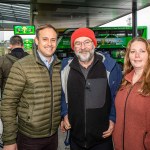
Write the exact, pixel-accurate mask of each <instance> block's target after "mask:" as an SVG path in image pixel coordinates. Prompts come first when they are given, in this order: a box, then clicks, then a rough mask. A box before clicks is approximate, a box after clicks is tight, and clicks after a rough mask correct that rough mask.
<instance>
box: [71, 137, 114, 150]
mask: <svg viewBox="0 0 150 150" xmlns="http://www.w3.org/2000/svg"><path fill="white" fill-rule="evenodd" d="M70 150H113V143H112V140H111V139H109V140H108V141H105V142H104V143H101V144H98V145H95V146H93V147H91V148H84V147H80V146H79V145H77V144H76V143H75V142H73V141H71V144H70Z"/></svg>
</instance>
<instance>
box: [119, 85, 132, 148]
mask: <svg viewBox="0 0 150 150" xmlns="http://www.w3.org/2000/svg"><path fill="white" fill-rule="evenodd" d="M133 86H134V85H133ZM133 86H131V88H130V90H129V92H128V95H127V97H126V100H125V107H124V126H123V139H122V142H123V150H124V139H125V138H124V136H125V124H126V123H125V122H126V106H127V101H128V97H129V95H130V93H131V91H132V89H133Z"/></svg>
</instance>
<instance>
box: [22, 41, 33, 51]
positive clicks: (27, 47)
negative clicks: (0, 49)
mask: <svg viewBox="0 0 150 150" xmlns="http://www.w3.org/2000/svg"><path fill="white" fill-rule="evenodd" d="M33 43H34V40H33V39H30V38H28V39H23V45H24V49H25V50H26V51H32V48H33Z"/></svg>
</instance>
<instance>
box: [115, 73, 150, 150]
mask: <svg viewBox="0 0 150 150" xmlns="http://www.w3.org/2000/svg"><path fill="white" fill-rule="evenodd" d="M133 72H134V71H132V72H130V73H129V74H128V75H127V76H126V77H125V79H126V80H127V81H128V82H129V83H131V80H132V77H133ZM140 84H141V82H140V81H139V82H137V83H135V84H134V85H133V86H132V85H131V84H130V85H129V86H128V87H124V88H121V89H120V90H119V91H118V93H117V96H116V100H115V106H116V124H115V130H114V132H113V139H114V146H115V150H150V96H143V95H141V94H139V93H138V89H139V87H140ZM123 147H124V148H123Z"/></svg>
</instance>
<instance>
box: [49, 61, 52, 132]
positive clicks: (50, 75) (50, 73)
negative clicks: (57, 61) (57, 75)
mask: <svg viewBox="0 0 150 150" xmlns="http://www.w3.org/2000/svg"><path fill="white" fill-rule="evenodd" d="M51 65H52V64H51ZM51 71H52V68H51V67H50V70H49V69H48V72H49V77H50V88H51V124H50V135H51V130H52V122H53V120H52V117H53V115H52V114H53V85H52V72H51Z"/></svg>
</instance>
